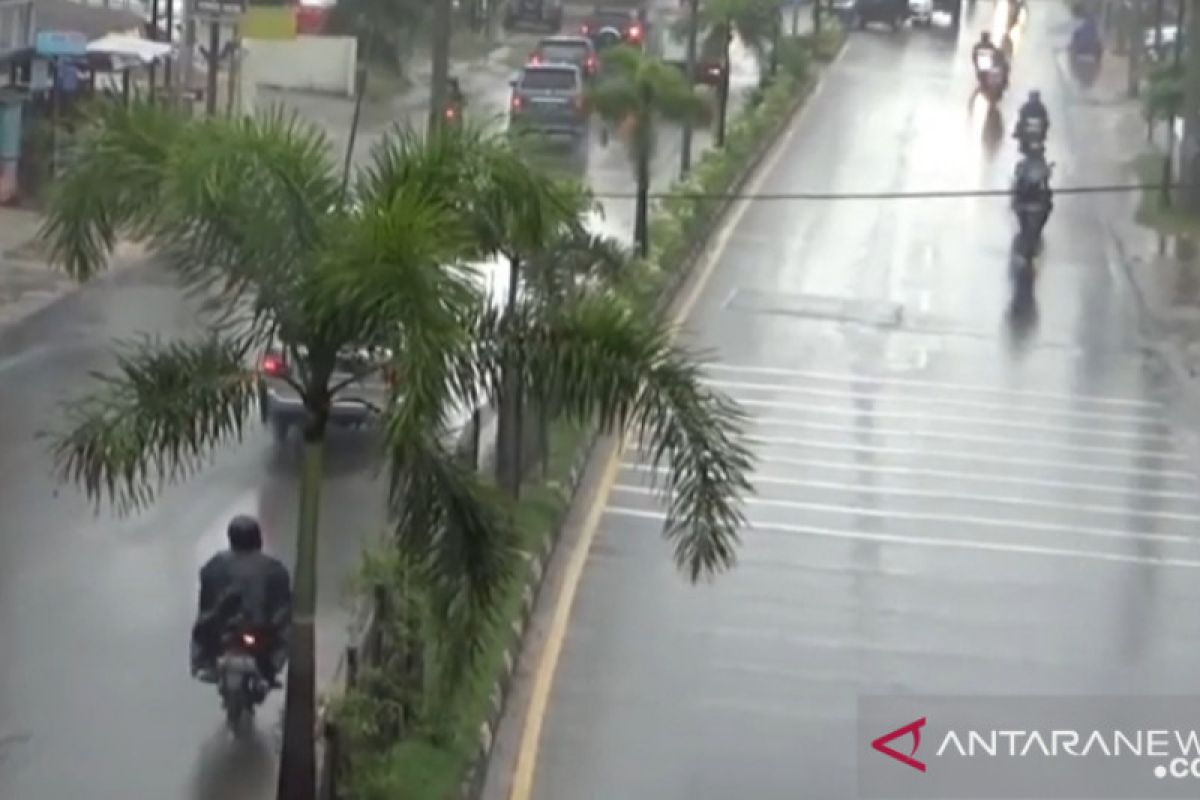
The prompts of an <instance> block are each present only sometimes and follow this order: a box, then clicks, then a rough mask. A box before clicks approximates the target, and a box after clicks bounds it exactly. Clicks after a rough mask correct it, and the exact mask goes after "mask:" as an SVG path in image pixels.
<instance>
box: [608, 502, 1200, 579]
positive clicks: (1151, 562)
mask: <svg viewBox="0 0 1200 800" xmlns="http://www.w3.org/2000/svg"><path fill="white" fill-rule="evenodd" d="M604 512H605V513H606V514H612V515H614V516H623V517H636V518H640V519H652V520H657V521H660V522H661V521H663V520H664V519H665V518H666V517H665V515H664V514H662V513H661V512H658V511H643V510H641V509H636V508H625V507H623V506H611V505H610V506H608V507H606V508H605V509H604ZM747 528H748V529H749V530H751V531H754V530H761V531H774V532H776V533H795V534H800V535H803V536H815V537H822V538H826V539H845V540H849V541H860V542H878V543H880V544H897V545H908V546H912V547H930V548H939V549H943V550H977V551H984V552H990V553H1011V554H1014V555H1030V556H1048V557H1053V558H1069V559H1074V560H1084V561H1106V562H1109V563H1116V564H1136V565H1138V566H1147V567H1179V568H1182V569H1200V561H1193V560H1190V559H1183V558H1159V557H1156V556H1134V555H1124V554H1121V553H1106V552H1103V551H1099V550H1068V549H1064V548H1058V547H1042V546H1039V545H1023V544H1000V543H998V542H973V541H966V540H959V539H941V538H933V537H929V538H926V537H923V536H897V535H895V534H890V533H868V532H866V531H844V530H835V529H832V528H814V527H811V526H807V525H805V526H801V525H781V524H766V523H759V524H753V525H749V526H747Z"/></svg>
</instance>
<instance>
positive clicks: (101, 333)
mask: <svg viewBox="0 0 1200 800" xmlns="http://www.w3.org/2000/svg"><path fill="white" fill-rule="evenodd" d="M739 64H740V66H739V68H738V71H737V73H736V74H737V76H738V84H739V85H740V86H745V85H746V84H747V83H748V82H749V81H748V80H747V77H746V76H747V75H748V72H747V67H746V66H745V64H744V60H740V61H739ZM506 91H507V86H506V85H505V86H503V87H502V89H500V90H498V91H497V92H496V94H497V95H500V94H503V93H504V92H506ZM698 139H699V142H698V144H699V143H703V142H704V141H705V139H704V134H701V135H700V136H699V137H698ZM591 148H592V150H591V152H590V153H589V157H588V177H589V182H590V183H592V185H593V186H595V187H596V188H597V191H601V192H614V191H616V192H628V191H630V189H629V186H630V184H631V180H632V179H631V177H630V175H631V172H630V166H629V160H628V158H627V157H626V156H625V155H624V151H623V148H621V147H620V146H619V145H618V144H617V143H616V141H615V140H614V141H613V142H612V143H611V144H610V146H609V147H608V148H600V146H599V144H598V142H595V141H593V143H592V145H591ZM677 169H678V146H677V139H674V138H672V139H670V140H669V142H667V143H665V146H664V147H663V149H662V152H661V153H660V156H659V158H658V160H657V161H656V166H655V183H656V186H659V187H665V186H666V185H667V184H668V183H669V182H670V180H671V178H672V177H673V175H674V174H675V172H676V170H677ZM606 206H607V207H608V209H609V212H610V213H609V215H608V217H607V225H606V227H605V230H606V231H607V232H610V233H612V234H618V235H621V236H623V238H626V239H628V236H629V230H628V229H629V227H630V226H631V220H632V214H631V211H632V202H631V201H629V200H624V199H622V200H608V201H606ZM196 329H197V313H196V308H195V307H194V305H193V304H192V303H189V302H186V301H185V300H183V299H182V298H181V296H180V292H179V291H178V290H177V289H176V288H175V287H174V286H173V285H172V284H171V282H170V281H169V280H167V279H165V278H163V277H162V276H158V275H156V273H155V271H154V270H153V269H149V268H138V267H131V268H130V269H128V270H126V271H122V272H120V273H119V274H114V275H112V276H110V277H109V278H108V279H105V280H102V281H99V282H97V283H96V284H95V285H93V286H89V287H87V288H85V289H83V290H81V291H80V292H78V293H76V294H74V295H72V296H69V297H68V298H66V299H64V300H63V301H61V302H59V303H57V304H56V305H53V306H51V307H49V308H47V309H45V310H43V311H42V312H41V313H39V314H36V315H35V316H33V317H30V318H29V319H27V320H25V321H24V322H22V323H20V324H17V325H16V326H14V327H11V328H7V329H0V387H2V388H0V398H2V400H3V402H2V404H0V411H2V413H0V798H3V800H65V799H66V798H96V799H97V800H262V798H266V797H273V796H274V781H275V765H276V756H275V751H276V748H277V746H278V736H279V730H278V721H279V712H280V708H279V700H280V699H281V694H280V693H276V694H275V695H274V696H273V697H272V698H271V700H270V701H269V702H268V703H267V705H266V706H265V707H264V708H263V709H262V710H261V712H260V715H259V732H258V735H257V736H256V737H254V738H253V739H251V740H249V741H244V742H237V743H234V742H231V741H230V740H229V739H228V737H227V736H226V735H225V734H224V732H223V730H222V727H221V726H222V717H221V712H220V707H219V702H218V698H217V696H216V692H215V690H214V689H213V687H211V686H207V685H202V684H198V683H195V682H193V681H191V680H190V678H189V675H188V662H187V659H188V647H187V643H188V634H189V630H190V626H191V622H192V619H193V616H194V613H195V602H196V592H197V587H196V571H197V569H198V568H199V566H200V565H201V564H202V563H203V562H204V561H205V560H206V559H207V558H208V557H209V556H210V555H211V554H212V553H213V552H215V551H216V550H218V549H220V548H221V547H223V546H224V541H225V538H224V526H225V524H226V522H227V521H228V519H229V518H230V517H231V516H233V515H234V514H236V513H240V512H249V513H253V514H257V515H258V516H259V517H260V519H261V520H262V521H263V524H264V528H265V533H266V538H267V546H268V549H269V550H270V551H271V552H273V553H276V554H278V555H280V556H281V557H282V558H283V559H284V560H285V562H286V563H289V564H290V563H291V562H292V559H293V558H294V550H295V548H294V538H293V531H294V527H295V512H296V504H297V486H298V469H297V468H298V458H297V456H298V453H297V452H296V450H297V448H295V447H291V448H284V449H282V450H281V449H280V448H278V447H276V446H275V444H274V443H273V442H272V441H271V440H270V438H269V436H267V435H266V434H265V433H264V432H263V431H261V430H260V429H258V427H257V426H253V428H252V430H251V432H250V433H249V435H248V436H247V437H246V440H245V441H244V442H243V443H242V444H241V445H240V446H230V447H226V448H223V449H222V450H221V451H220V452H219V453H218V455H217V457H216V460H215V461H214V463H213V464H212V465H211V466H209V467H208V468H207V469H205V470H204V471H203V472H201V474H200V475H198V476H197V477H196V478H194V479H193V480H191V481H189V482H187V483H186V484H184V485H182V486H179V487H176V488H172V489H170V490H168V491H166V492H165V493H164V495H163V496H162V498H161V499H160V501H159V502H158V503H156V504H155V505H154V506H152V507H151V508H150V509H149V510H148V511H147V512H145V513H144V514H142V515H139V516H136V517H134V518H132V519H127V520H119V519H116V518H114V517H113V516H111V515H110V514H109V513H108V512H107V511H102V512H101V513H100V514H99V515H93V513H92V509H91V508H90V506H89V505H88V504H87V503H86V502H85V501H84V500H83V499H82V498H81V497H80V496H79V495H78V494H77V493H76V492H75V491H74V490H72V489H62V490H61V491H55V487H54V485H53V482H52V481H51V478H50V470H51V464H50V460H49V457H48V456H47V453H46V449H45V443H44V442H41V441H37V440H35V438H34V432H35V431H38V430H42V429H47V428H50V427H53V426H54V425H55V424H56V423H57V421H58V419H59V417H58V411H57V408H56V404H57V402H58V401H60V400H62V399H65V398H66V397H68V396H71V395H73V394H75V393H77V392H79V391H80V390H81V389H82V388H83V387H84V386H85V385H86V383H85V382H86V376H87V373H88V371H89V370H94V369H100V368H106V367H109V366H110V365H111V356H110V348H109V342H110V341H111V340H112V339H114V338H121V337H130V336H133V335H134V334H135V333H137V332H139V331H149V332H154V333H157V334H159V335H161V336H164V337H172V336H177V335H184V334H187V333H189V332H194V331H195V330H196ZM371 453H372V450H371V447H370V443H369V441H367V440H366V437H365V436H363V435H338V434H335V435H333V436H332V441H331V444H330V452H329V455H328V456H327V472H328V477H327V479H326V483H325V489H324V495H323V500H322V529H321V530H322V534H321V544H320V573H319V581H320V599H319V608H318V619H317V622H318V649H319V652H318V672H319V677H320V679H321V681H322V682H325V680H326V679H327V678H328V677H329V676H330V675H331V674H332V672H333V670H334V668H335V666H336V662H337V658H338V656H339V654H340V650H341V647H342V646H343V644H344V641H345V637H344V631H345V629H346V625H347V623H348V621H349V619H350V615H349V613H348V611H347V607H346V604H345V602H344V598H345V596H346V595H345V592H344V591H343V587H344V585H345V580H346V578H347V577H348V576H349V575H350V574H351V573H352V572H353V571H354V568H355V567H356V566H357V564H358V563H359V554H360V552H361V545H362V544H363V542H364V540H365V539H366V537H368V536H370V535H372V534H375V533H378V531H379V528H380V524H381V520H382V515H383V489H382V487H381V485H380V483H379V482H378V481H377V480H373V478H372V476H373V475H374V470H375V468H376V466H377V465H375V464H374V463H373V459H372V457H371Z"/></svg>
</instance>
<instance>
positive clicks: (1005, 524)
mask: <svg viewBox="0 0 1200 800" xmlns="http://www.w3.org/2000/svg"><path fill="white" fill-rule="evenodd" d="M613 492H625V493H626V494H636V495H641V496H643V497H652V498H655V499H657V498H658V491H657V490H655V489H650V488H647V487H645V486H630V485H629V484H623V483H618V484H617V485H615V486H613ZM743 502H744V503H745V504H746V505H748V506H774V507H776V508H790V509H795V510H796V511H818V512H828V513H833V514H846V515H853V516H859V517H877V518H879V519H907V520H913V521H917V522H921V521H925V522H938V523H943V522H948V523H954V524H958V525H980V526H983V527H989V528H1004V529H1005V530H1009V531H1015V530H1028V531H1048V532H1051V533H1065V534H1071V535H1074V536H1091V537H1094V538H1097V539H1116V540H1118V541H1126V542H1136V541H1145V542H1162V543H1164V544H1179V545H1189V544H1190V545H1200V538H1197V537H1195V536H1184V535H1181V534H1177V533H1150V532H1147V531H1127V530H1118V529H1116V528H1091V527H1085V526H1081V525H1059V524H1056V523H1053V522H1035V521H1033V520H1015V519H993V518H992V517H975V516H970V515H968V514H933V513H929V514H927V513H924V512H921V511H898V510H896V509H892V508H888V509H881V508H868V507H867V506H861V505H859V506H851V505H840V504H837V503H806V502H803V501H800V500H775V499H770V498H766V497H746V498H744V500H743Z"/></svg>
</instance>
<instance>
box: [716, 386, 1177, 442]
mask: <svg viewBox="0 0 1200 800" xmlns="http://www.w3.org/2000/svg"><path fill="white" fill-rule="evenodd" d="M705 383H707V384H708V385H709V386H713V387H715V388H718V389H721V390H725V391H727V392H728V393H729V394H731V395H733V396H734V397H735V398H736V399H738V400H740V399H741V397H740V396H739V395H738V394H737V393H736V391H739V390H740V391H748V392H772V393H774V394H778V395H810V396H813V397H834V398H838V399H845V400H856V399H868V400H877V401H881V402H887V403H904V404H913V403H920V404H922V405H926V406H930V405H933V406H959V407H961V408H975V409H978V410H980V411H985V412H988V413H992V414H1011V413H1012V412H1014V411H1019V412H1021V413H1023V414H1041V415H1045V416H1056V417H1074V418H1076V419H1087V420H1102V421H1109V422H1125V423H1131V424H1134V425H1145V424H1146V423H1152V424H1153V425H1154V426H1155V427H1157V428H1159V429H1162V430H1165V429H1166V425H1165V424H1164V423H1163V422H1162V421H1161V420H1160V419H1159V418H1158V417H1157V416H1150V415H1142V416H1137V415H1133V414H1114V413H1110V412H1106V411H1074V410H1067V409H1061V408H1049V407H1046V406H1028V405H1021V406H1015V405H1013V404H1011V403H985V402H983V401H980V400H952V399H949V398H945V397H919V396H913V395H900V394H881V393H879V392H867V391H852V390H836V389H814V388H809V387H805V386H795V385H790V384H789V385H780V384H775V383H748V382H744V381H717V380H712V379H706V380H705ZM864 383H869V382H868V381H864Z"/></svg>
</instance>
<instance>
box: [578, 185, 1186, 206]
mask: <svg viewBox="0 0 1200 800" xmlns="http://www.w3.org/2000/svg"><path fill="white" fill-rule="evenodd" d="M1181 187H1182V184H1171V185H1170V187H1169V188H1171V189H1177V188H1181ZM1162 189H1163V186H1162V184H1161V183H1111V184H1096V185H1093V186H1063V187H1056V188H1055V189H1054V196H1055V197H1060V196H1062V195H1072V194H1127V193H1129V192H1160V191H1162ZM1011 195H1012V190H1011V189H934V190H927V191H915V192H726V193H715V194H707V193H703V192H650V195H649V196H650V198H651V199H655V200H665V199H668V198H682V197H685V198H689V199H692V200H751V201H754V202H779V201H789V200H790V201H835V200H954V199H958V198H964V197H1009V196H1011ZM593 196H594V197H595V198H596V199H597V200H633V199H636V198H637V192H597V193H595V194H594V195H593Z"/></svg>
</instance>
